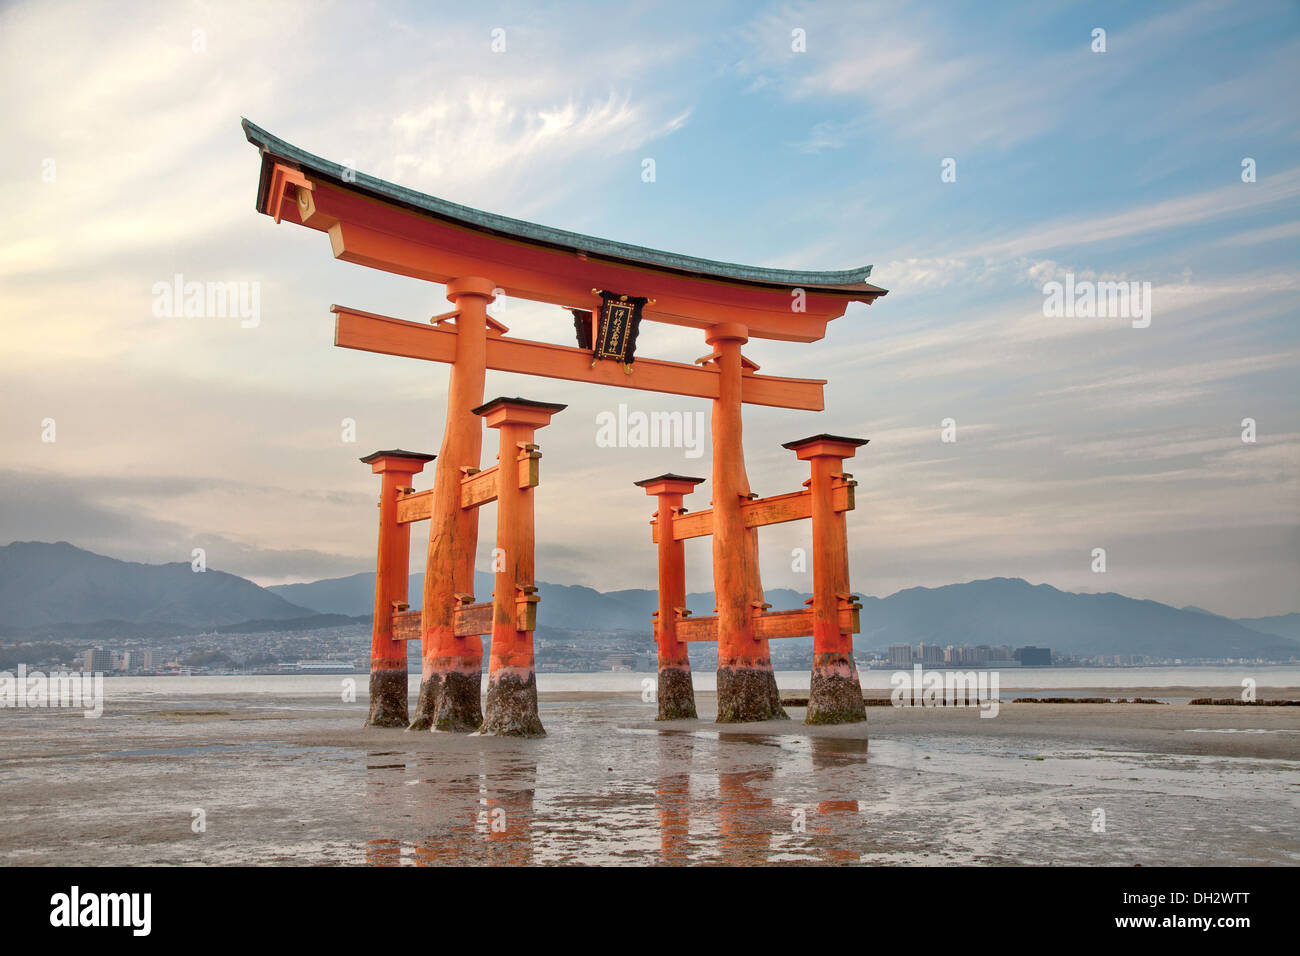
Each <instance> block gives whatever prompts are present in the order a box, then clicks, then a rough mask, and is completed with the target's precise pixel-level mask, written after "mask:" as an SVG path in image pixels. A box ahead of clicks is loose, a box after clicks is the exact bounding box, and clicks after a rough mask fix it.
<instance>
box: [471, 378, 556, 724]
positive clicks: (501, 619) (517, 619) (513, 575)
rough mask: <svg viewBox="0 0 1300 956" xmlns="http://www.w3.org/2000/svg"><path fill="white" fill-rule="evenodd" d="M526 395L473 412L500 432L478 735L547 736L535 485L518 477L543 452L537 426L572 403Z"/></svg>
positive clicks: (504, 400)
mask: <svg viewBox="0 0 1300 956" xmlns="http://www.w3.org/2000/svg"><path fill="white" fill-rule="evenodd" d="M566 407H567V406H565V405H554V404H551V403H549V402H530V401H527V400H525V399H522V398H495V399H493V400H492V401H490V402H488V403H487V404H486V405H482V406H480V407H478V408H476V409H474V414H476V415H481V416H482V417H483V421H484V422H485V423H486V424H487V426H488V428H496V429H498V430H499V432H500V436H501V446H500V451H499V452H498V454H497V549H498V550H497V552H496V554H495V556H494V559H495V561H496V580H495V582H494V587H493V591H492V652H491V656H490V659H489V668H488V688H487V700H486V706H485V708H484V714H483V724H482V726H481V727H480V728H479V733H483V734H497V735H499V736H503V737H545V736H546V731H545V730H544V729H543V728H542V721H541V718H540V717H538V715H537V673H536V666H535V661H534V658H533V630H534V629H535V627H536V605H537V593H536V592H537V588H536V586H535V585H534V583H533V488H532V484H533V483H532V482H528V483H525V482H522V481H520V480H519V477H518V476H519V474H520V467H519V466H520V464H521V463H526V462H528V461H529V460H530V459H535V458H539V457H541V456H540V454H539V453H538V451H537V446H536V445H535V444H534V443H533V433H534V431H535V430H536V429H538V428H542V427H544V426H546V425H548V424H550V421H551V416H552V415H554V414H555V413H556V412H559V411H562V410H564V409H565V408H566Z"/></svg>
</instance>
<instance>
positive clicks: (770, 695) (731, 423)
mask: <svg viewBox="0 0 1300 956" xmlns="http://www.w3.org/2000/svg"><path fill="white" fill-rule="evenodd" d="M705 341H707V342H708V343H709V344H710V345H712V346H713V348H714V351H713V355H712V356H711V357H710V359H711V361H712V362H713V363H714V364H715V365H716V366H717V368H718V371H719V373H720V378H719V382H718V397H717V398H715V399H714V400H713V415H712V420H711V422H710V427H711V429H712V432H713V593H714V598H715V599H716V601H717V605H718V722H719V723H738V722H744V721H755V720H772V719H778V720H785V719H787V715H786V712H785V711H784V710H783V709H782V708H781V694H780V692H779V691H778V690H777V686H776V675H775V674H774V673H773V672H772V652H771V650H770V648H769V646H768V643H767V639H766V638H763V637H760V636H759V635H757V634H756V633H755V632H754V613H755V612H756V611H757V612H758V613H762V611H763V610H764V609H765V607H766V605H765V604H764V601H763V583H762V581H761V580H760V578H759V571H758V531H757V529H756V528H746V527H745V523H744V521H743V519H742V518H741V513H740V509H741V504H742V503H743V502H746V501H749V500H750V498H751V496H752V492H751V491H750V488H749V478H748V477H747V476H746V475H745V449H744V446H743V444H742V442H741V415H740V405H741V356H740V347H741V345H743V344H744V343H745V342H747V341H749V330H748V329H746V328H745V327H744V326H743V325H739V324H737V323H725V324H722V325H715V326H713V327H712V328H710V329H709V330H708V333H707V335H706V336H705Z"/></svg>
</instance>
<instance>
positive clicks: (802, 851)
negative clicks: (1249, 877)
mask: <svg viewBox="0 0 1300 956" xmlns="http://www.w3.org/2000/svg"><path fill="white" fill-rule="evenodd" d="M1184 691H1185V693H1184ZM791 693H794V692H791ZM1016 693H1017V694H1019V693H1020V692H1016ZM1069 695H1070V696H1106V697H1133V696H1169V697H1183V698H1186V697H1202V696H1227V693H1226V692H1225V690H1224V688H1196V687H1188V688H1177V689H1174V688H1101V687H1099V688H1087V689H1078V688H1071V689H1070V691H1069ZM1025 696H1038V694H1037V692H1025ZM1260 696H1261V697H1264V696H1269V697H1291V698H1295V697H1300V693H1297V692H1296V689H1295V688H1270V689H1269V690H1268V693H1267V694H1265V693H1264V692H1263V691H1261V695H1260ZM697 701H698V705H699V709H700V713H701V717H702V718H703V719H702V720H700V721H680V722H668V723H659V722H656V721H654V720H653V716H654V705H652V704H648V703H644V702H642V701H641V699H640V698H639V696H637V695H635V694H624V693H586V692H560V693H545V692H544V693H542V695H541V702H542V703H541V714H542V720H543V723H544V724H545V725H546V728H547V731H548V736H547V737H546V738H545V739H542V740H533V741H521V740H510V739H501V738H492V737H477V736H466V735H449V734H433V733H412V732H408V731H403V730H387V729H375V728H363V727H362V726H361V724H362V721H363V720H364V718H365V713H366V701H365V698H364V695H363V696H362V697H361V698H360V699H359V700H358V701H357V702H355V703H348V704H343V703H339V702H337V700H324V699H322V698H321V697H320V696H319V695H317V696H298V697H289V696H280V697H275V698H268V696H267V695H265V694H246V693H245V694H240V693H229V694H206V695H189V696H181V695H177V696H176V697H175V698H168V699H159V698H149V699H143V698H142V699H139V700H114V701H112V702H111V703H110V706H109V707H107V708H106V711H105V714H104V717H103V718H101V719H99V720H85V719H83V718H82V717H81V716H80V714H79V713H75V712H60V711H49V710H46V711H36V710H26V711H23V710H20V711H13V710H8V711H0V862H2V863H6V864H14V863H32V864H90V865H98V864H109V863H126V864H229V863H256V864H276V863H293V864H365V863H371V864H407V865H409V864H471V865H477V864H522V863H537V864H552V863H555V864H559V863H632V864H659V863H713V864H718V863H725V864H753V863H831V864H855V863H863V864H880V863H922V864H940V863H952V862H956V863H990V864H1051V863H1066V864H1088V865H1116V866H1132V865H1136V864H1142V865H1156V864H1173V865H1180V864H1228V865H1234V864H1292V865H1294V864H1295V863H1297V862H1300V812H1297V811H1300V708H1291V707H1225V706H1204V705H1197V706H1191V705H1188V704H1185V703H1173V704H1167V705H1149V704H1012V703H1003V704H1002V705H1001V707H1000V709H999V713H998V716H997V717H995V718H981V717H980V716H979V710H977V709H954V708H938V709H931V708H925V709H919V708H893V707H871V708H868V711H867V715H868V720H867V723H866V724H865V725H863V724H857V725H849V726H841V727H808V726H805V725H804V724H803V723H802V718H803V710H802V709H800V708H787V710H788V712H789V713H790V716H791V718H792V719H791V720H789V721H771V722H765V723H762V724H745V725H735V724H729V725H719V724H715V723H713V722H712V716H713V714H714V713H715V701H714V699H713V695H712V694H711V693H707V692H698V693H697ZM196 809H201V810H202V811H203V821H204V829H203V831H202V832H195V828H194V825H193V824H194V820H195V814H194V811H195V810H196ZM1097 811H1102V812H1103V813H1104V831H1100V830H1098V829H1096V827H1097V825H1098V823H1099V821H1100V815H1099V814H1098V813H1097Z"/></svg>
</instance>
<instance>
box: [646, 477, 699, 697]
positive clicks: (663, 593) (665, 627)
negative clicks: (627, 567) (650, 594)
mask: <svg viewBox="0 0 1300 956" xmlns="http://www.w3.org/2000/svg"><path fill="white" fill-rule="evenodd" d="M703 481H704V479H703V478H686V477H684V476H682V475H672V474H668V475H659V476H658V477H657V478H647V479H645V480H644V481H638V482H635V484H636V485H637V487H639V488H644V489H645V493H646V494H647V495H653V496H654V497H655V498H656V499H657V500H658V502H659V508H658V510H656V511H655V522H656V524H657V530H658V534H657V536H656V537H657V538H658V542H657V543H658V548H659V608H658V610H656V611H655V613H654V637H655V643H656V644H657V645H658V646H659V680H658V685H659V686H658V692H657V693H656V695H655V699H656V701H657V703H658V710H659V713H658V716H657V717H656V718H655V719H656V720H694V719H695V718H696V717H697V716H698V715H697V714H696V712H695V685H694V684H693V683H692V682H691V658H690V655H689V654H688V653H687V650H686V644H685V642H683V641H680V640H678V639H677V622H678V621H679V620H680V619H682V618H684V617H686V616H687V614H688V613H689V612H688V611H687V610H686V548H685V545H684V544H683V543H682V540H681V539H680V538H678V537H676V536H675V535H674V534H673V533H672V522H673V519H674V518H675V517H676V516H677V515H678V514H679V513H680V512H681V511H682V496H683V495H686V494H690V492H691V491H693V490H694V488H695V486H696V485H698V484H700V483H701V482H703Z"/></svg>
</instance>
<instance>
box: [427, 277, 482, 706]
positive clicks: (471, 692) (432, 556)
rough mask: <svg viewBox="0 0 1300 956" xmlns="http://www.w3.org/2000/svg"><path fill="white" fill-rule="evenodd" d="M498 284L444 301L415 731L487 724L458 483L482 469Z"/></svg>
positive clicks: (472, 546) (470, 549)
mask: <svg viewBox="0 0 1300 956" xmlns="http://www.w3.org/2000/svg"><path fill="white" fill-rule="evenodd" d="M494 288H495V286H494V285H493V284H492V282H491V280H489V279H484V278H481V277H466V278H458V279H453V280H452V281H451V282H448V283H447V299H448V300H449V301H450V302H451V303H452V304H453V305H455V306H456V309H455V311H453V312H451V313H448V314H447V315H445V316H440V317H439V318H440V319H443V320H454V322H455V339H454V343H455V346H454V360H453V361H452V363H451V375H450V381H449V384H448V388H447V425H446V430H445V431H444V432H443V435H442V450H441V453H440V454H439V457H438V465H437V469H436V471H435V472H434V485H433V512H432V514H431V516H430V518H431V520H430V524H429V555H428V560H427V562H426V564H425V572H424V599H423V604H422V605H421V615H422V616H421V619H420V657H421V674H420V696H419V699H418V700H417V702H416V705H415V717H414V719H413V720H412V721H411V729H412V730H430V729H433V730H444V731H461V732H468V731H473V730H477V729H478V727H479V725H480V724H482V723H483V710H482V707H481V705H480V683H481V675H482V673H483V641H482V638H481V637H479V636H478V635H467V636H461V637H458V636H457V635H456V627H455V613H456V609H457V608H458V607H459V606H460V605H461V604H462V603H463V602H462V601H461V599H460V598H459V595H462V594H464V595H472V594H473V593H474V557H475V554H476V553H477V550H478V509H477V508H462V507H461V480H462V479H463V478H464V477H466V474H467V473H472V472H477V471H478V470H479V461H480V458H481V456H482V453H483V423H482V421H481V420H480V419H479V417H478V416H477V415H476V414H475V411H474V410H475V408H476V407H477V406H479V405H481V404H482V402H483V385H484V382H485V380H486V377H487V330H488V321H489V320H488V317H487V306H488V303H489V302H491V301H492V299H493V298H494V292H493V289H494Z"/></svg>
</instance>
